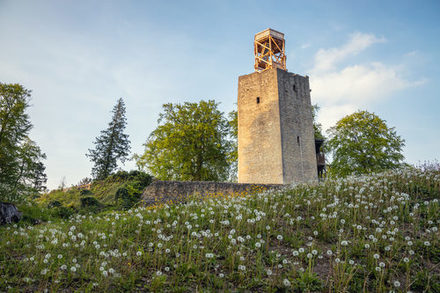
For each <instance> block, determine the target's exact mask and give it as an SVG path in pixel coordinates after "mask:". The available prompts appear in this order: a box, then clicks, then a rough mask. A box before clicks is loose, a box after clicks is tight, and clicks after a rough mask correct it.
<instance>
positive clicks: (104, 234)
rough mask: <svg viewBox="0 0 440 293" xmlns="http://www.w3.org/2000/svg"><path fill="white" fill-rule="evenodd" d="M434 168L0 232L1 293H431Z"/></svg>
mask: <svg viewBox="0 0 440 293" xmlns="http://www.w3.org/2000/svg"><path fill="white" fill-rule="evenodd" d="M439 199H440V171H439V170H438V169H424V170H422V169H416V168H408V169H401V170H397V171H389V172H385V173H381V174H372V175H369V176H364V177H350V178H346V179H341V180H328V181H325V182H321V183H319V184H312V185H297V186H291V187H289V188H286V189H283V190H279V191H264V192H258V193H252V194H246V195H237V196H233V197H223V196H215V197H210V198H205V199H200V198H191V199H189V200H188V201H187V202H186V203H185V204H163V205H161V206H154V207H142V206H138V207H133V208H132V209H130V210H128V211H104V212H100V213H98V214H93V213H89V214H74V215H72V216H71V217H70V218H68V219H56V220H53V221H45V222H43V223H41V224H37V225H30V224H29V223H26V222H22V223H18V224H15V225H9V226H3V227H0V291H9V290H11V291H45V290H48V291H66V292H70V291H75V290H80V291H85V292H92V291H93V292H96V291H98V292H103V291H172V292H187V291H197V290H198V291H202V290H203V291H205V290H206V291H219V290H224V291H246V290H248V291H257V292H276V291H295V292H314V291H316V292H322V291H326V292H344V291H347V292H362V291H366V292H389V291H394V292H407V291H413V292H421V291H425V292H440V237H439V236H440V232H439V229H438V227H439V225H440V203H439Z"/></svg>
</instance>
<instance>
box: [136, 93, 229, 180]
mask: <svg viewBox="0 0 440 293" xmlns="http://www.w3.org/2000/svg"><path fill="white" fill-rule="evenodd" d="M158 123H159V126H158V127H157V128H156V129H155V130H154V131H153V132H152V133H151V135H150V136H149V138H148V140H147V142H146V144H145V152H144V154H143V155H142V156H137V158H136V160H137V165H138V167H139V168H140V169H143V168H147V169H149V170H150V171H151V172H152V173H153V175H154V176H155V177H157V178H159V179H161V180H187V181H208V180H211V181H222V180H226V179H227V178H228V176H229V161H228V156H229V154H230V152H231V149H232V145H231V141H230V139H229V133H230V126H229V124H228V120H227V119H226V118H225V117H224V116H223V113H222V112H220V111H219V110H218V104H217V103H215V101H212V100H210V101H200V102H199V103H189V102H186V103H184V104H171V103H170V104H165V105H163V113H161V114H160V116H159V120H158Z"/></svg>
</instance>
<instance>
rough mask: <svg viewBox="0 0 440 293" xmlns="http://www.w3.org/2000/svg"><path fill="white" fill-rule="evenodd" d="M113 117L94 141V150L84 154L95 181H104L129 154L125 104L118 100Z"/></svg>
mask: <svg viewBox="0 0 440 293" xmlns="http://www.w3.org/2000/svg"><path fill="white" fill-rule="evenodd" d="M112 113H113V117H112V120H111V122H110V123H109V125H108V128H107V129H106V130H103V131H101V135H100V136H98V137H96V139H95V142H94V144H95V148H94V149H89V153H88V154H86V156H87V157H89V158H90V161H91V162H93V163H94V166H93V168H92V176H93V177H94V178H95V179H105V178H107V177H108V176H109V175H110V174H112V172H113V171H115V169H116V168H117V162H118V160H119V161H121V162H122V163H124V162H125V161H126V160H127V158H128V155H129V153H130V141H129V140H128V135H127V134H125V133H124V130H125V126H126V125H127V118H126V117H125V103H124V101H123V100H122V98H120V99H119V100H118V102H117V103H116V106H115V107H114V108H113V111H112Z"/></svg>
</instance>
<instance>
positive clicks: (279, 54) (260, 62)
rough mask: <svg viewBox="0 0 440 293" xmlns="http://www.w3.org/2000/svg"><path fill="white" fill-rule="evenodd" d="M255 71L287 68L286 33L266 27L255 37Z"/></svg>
mask: <svg viewBox="0 0 440 293" xmlns="http://www.w3.org/2000/svg"><path fill="white" fill-rule="evenodd" d="M254 56H255V65H254V68H255V71H257V72H261V71H264V70H266V69H270V68H279V69H282V70H286V71H287V69H286V52H285V41H284V34H283V33H280V32H278V31H276V30H273V29H270V28H268V29H265V30H264V31H262V32H259V33H257V34H256V35H255V38H254Z"/></svg>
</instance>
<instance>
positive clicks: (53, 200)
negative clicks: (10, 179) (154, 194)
mask: <svg viewBox="0 0 440 293" xmlns="http://www.w3.org/2000/svg"><path fill="white" fill-rule="evenodd" d="M151 180H152V178H151V176H149V175H148V174H146V173H143V172H140V171H131V172H125V171H120V172H117V173H116V174H114V175H111V176H109V177H108V178H107V179H105V180H95V181H93V182H92V183H91V184H90V189H84V188H83V187H81V186H80V187H77V186H73V187H71V188H68V189H57V190H52V191H51V192H49V193H46V194H43V195H41V196H40V197H39V198H37V199H36V202H37V203H38V204H39V205H40V206H48V207H51V206H63V207H67V208H73V209H75V210H79V209H80V208H83V207H84V200H83V201H81V199H84V198H86V197H92V198H93V199H95V200H96V203H98V204H101V205H103V206H113V207H114V206H118V205H120V204H121V201H126V204H127V202H131V204H134V203H136V202H137V201H138V199H139V198H140V195H141V194H142V191H143V190H144V188H145V187H146V186H148V185H149V184H150V183H151ZM118 191H119V194H120V197H122V198H118V196H117V195H119V194H118ZM118 201H119V202H118ZM122 204H124V203H122Z"/></svg>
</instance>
